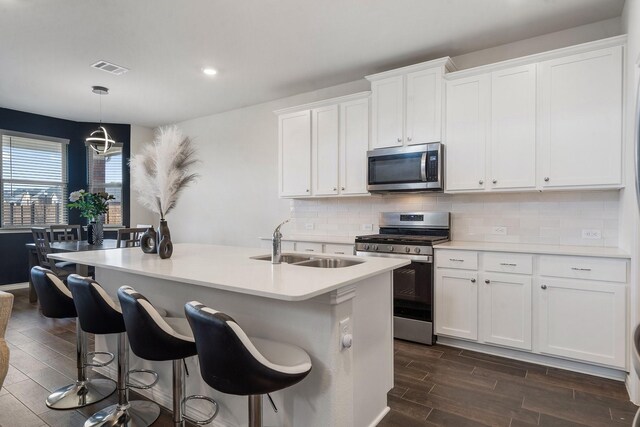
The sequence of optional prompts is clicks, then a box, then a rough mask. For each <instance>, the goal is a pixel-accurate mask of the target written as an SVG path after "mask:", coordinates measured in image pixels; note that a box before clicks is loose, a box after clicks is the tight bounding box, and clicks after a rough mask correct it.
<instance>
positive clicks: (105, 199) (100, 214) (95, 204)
mask: <svg viewBox="0 0 640 427" xmlns="http://www.w3.org/2000/svg"><path fill="white" fill-rule="evenodd" d="M113 199H115V197H114V196H113V195H112V194H109V193H107V192H104V191H99V192H97V193H89V192H87V191H84V189H80V190H78V191H73V192H72V193H71V194H70V195H69V201H70V202H71V203H69V204H67V206H68V207H70V208H73V209H78V210H79V211H80V216H81V217H83V218H86V219H87V222H88V224H87V241H88V242H89V244H90V245H101V244H102V241H103V240H104V228H103V227H104V214H105V213H107V211H108V210H109V200H113Z"/></svg>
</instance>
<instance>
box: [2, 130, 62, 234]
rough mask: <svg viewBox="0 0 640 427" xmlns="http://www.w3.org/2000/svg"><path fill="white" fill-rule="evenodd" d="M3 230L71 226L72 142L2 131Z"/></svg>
mask: <svg viewBox="0 0 640 427" xmlns="http://www.w3.org/2000/svg"><path fill="white" fill-rule="evenodd" d="M0 135H1V136H2V178H1V179H0V182H1V186H2V193H1V196H0V197H1V199H2V227H7V228H10V227H25V226H32V225H47V224H66V223H67V208H66V202H67V144H68V142H69V141H68V140H62V139H57V138H49V137H44V136H38V135H29V134H23V133H16V132H9V131H2V130H0Z"/></svg>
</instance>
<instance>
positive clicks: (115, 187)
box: [87, 144, 123, 225]
mask: <svg viewBox="0 0 640 427" xmlns="http://www.w3.org/2000/svg"><path fill="white" fill-rule="evenodd" d="M122 159H123V157H122V144H114V146H113V147H111V149H109V152H108V153H107V154H98V153H96V152H95V151H93V150H92V149H91V148H89V147H87V170H88V172H89V189H88V190H89V191H90V192H92V193H95V192H98V191H106V192H107V193H109V194H112V195H113V196H114V197H115V200H111V201H110V202H109V211H108V212H107V214H106V215H105V224H107V225H122V166H123V164H122Z"/></svg>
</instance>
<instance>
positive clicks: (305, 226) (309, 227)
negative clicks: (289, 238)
mask: <svg viewBox="0 0 640 427" xmlns="http://www.w3.org/2000/svg"><path fill="white" fill-rule="evenodd" d="M304 229H305V230H313V223H312V222H307V223H305V224H304Z"/></svg>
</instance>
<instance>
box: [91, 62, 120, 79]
mask: <svg viewBox="0 0 640 427" xmlns="http://www.w3.org/2000/svg"><path fill="white" fill-rule="evenodd" d="M91 66H92V67H93V68H97V69H98V70H102V71H106V72H107V73H111V74H115V75H116V76H120V75H122V74H124V73H126V72H127V71H129V69H128V68H124V67H121V66H119V65H116V64H112V63H111V62H107V61H98V62H96V63H95V64H92V65H91Z"/></svg>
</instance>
